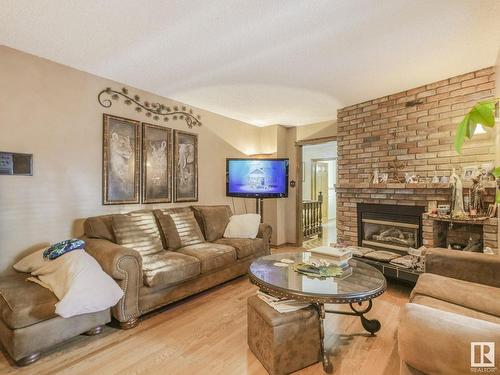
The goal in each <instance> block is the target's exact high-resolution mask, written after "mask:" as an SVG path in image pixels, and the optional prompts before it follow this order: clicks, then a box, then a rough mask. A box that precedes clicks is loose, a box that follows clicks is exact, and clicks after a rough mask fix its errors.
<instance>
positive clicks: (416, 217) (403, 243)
mask: <svg viewBox="0 0 500 375" xmlns="http://www.w3.org/2000/svg"><path fill="white" fill-rule="evenodd" d="M424 211H425V208H424V207H421V206H399V205H388V204H368V203H358V205H357V212H358V245H359V246H364V247H370V248H374V249H376V250H380V249H384V250H391V251H394V250H396V251H399V252H407V251H408V249H409V248H410V247H413V248H418V247H420V246H422V213H424Z"/></svg>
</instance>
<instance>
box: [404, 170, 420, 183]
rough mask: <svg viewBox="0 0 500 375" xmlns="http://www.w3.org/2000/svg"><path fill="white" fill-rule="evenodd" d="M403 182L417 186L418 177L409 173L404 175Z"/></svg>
mask: <svg viewBox="0 0 500 375" xmlns="http://www.w3.org/2000/svg"><path fill="white" fill-rule="evenodd" d="M405 182H406V183H407V184H417V183H418V176H417V175H414V174H412V173H410V172H406V173H405Z"/></svg>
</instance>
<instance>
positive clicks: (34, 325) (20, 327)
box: [0, 273, 111, 366]
mask: <svg viewBox="0 0 500 375" xmlns="http://www.w3.org/2000/svg"><path fill="white" fill-rule="evenodd" d="M29 276H30V275H29V274H25V273H18V274H15V275H11V276H4V277H1V278H0V341H1V342H2V345H3V347H4V348H5V350H6V351H7V353H9V355H10V356H11V357H12V359H13V360H14V361H15V362H16V364H17V365H18V366H26V365H29V364H30V363H33V362H35V361H36V360H38V359H39V358H40V352H42V351H43V350H46V349H48V348H50V347H51V346H53V345H56V344H60V343H62V342H63V341H65V340H68V339H70V338H72V337H75V336H78V335H80V334H82V333H86V334H88V335H96V334H99V333H100V332H101V331H102V326H103V325H104V324H106V323H109V322H110V321H111V315H110V312H109V309H107V310H104V311H100V312H96V313H92V314H83V315H78V316H74V317H71V318H62V317H60V316H59V315H57V314H56V313H55V304H56V303H57V301H58V300H57V298H56V296H55V295H54V294H53V293H52V292H50V291H49V290H48V289H46V288H44V287H42V286H40V285H38V284H35V283H33V282H30V281H26V278H27V277H29Z"/></svg>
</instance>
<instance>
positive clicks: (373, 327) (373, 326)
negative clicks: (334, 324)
mask: <svg viewBox="0 0 500 375" xmlns="http://www.w3.org/2000/svg"><path fill="white" fill-rule="evenodd" d="M362 304H363V303H362V302H358V303H357V305H358V306H359V307H361V306H362ZM314 305H315V306H316V308H317V309H318V313H319V336H320V341H321V343H320V344H321V361H322V362H323V370H325V372H326V373H328V374H329V373H331V372H332V370H333V367H332V363H331V362H330V358H329V357H328V354H327V352H326V350H325V327H324V323H323V321H324V319H325V313H329V314H341V315H353V316H359V317H360V318H361V324H362V325H363V328H364V329H366V330H367V331H368V332H370V334H371V335H372V336H375V333H377V332H378V331H379V330H380V328H381V324H380V322H379V321H378V320H376V319H366V318H365V316H364V314H366V313H367V312H369V311H370V310H371V309H372V306H373V303H372V300H368V306H367V307H366V308H364V309H362V310H358V309H356V307H355V305H354V304H352V303H349V306H350V307H351V310H352V311H337V310H326V309H325V304H323V303H315V304H314Z"/></svg>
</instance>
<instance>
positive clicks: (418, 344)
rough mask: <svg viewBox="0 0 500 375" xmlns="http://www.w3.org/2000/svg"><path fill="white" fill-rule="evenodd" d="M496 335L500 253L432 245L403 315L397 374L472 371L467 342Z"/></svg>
mask: <svg viewBox="0 0 500 375" xmlns="http://www.w3.org/2000/svg"><path fill="white" fill-rule="evenodd" d="M499 338H500V259H499V258H498V256H496V255H488V254H482V253H468V252H462V251H457V250H447V249H432V250H430V251H429V252H428V253H427V255H426V273H424V274H422V275H421V276H420V277H419V279H418V282H417V285H416V286H415V288H414V289H413V291H412V293H411V295H410V303H408V304H406V305H405V307H404V308H403V311H402V314H401V321H400V324H399V328H398V346H399V356H400V359H401V368H400V374H401V375H417V374H457V375H458V374H470V373H471V343H473V342H497V343H498V339H499ZM499 361H500V351H498V350H497V352H496V363H499Z"/></svg>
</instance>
